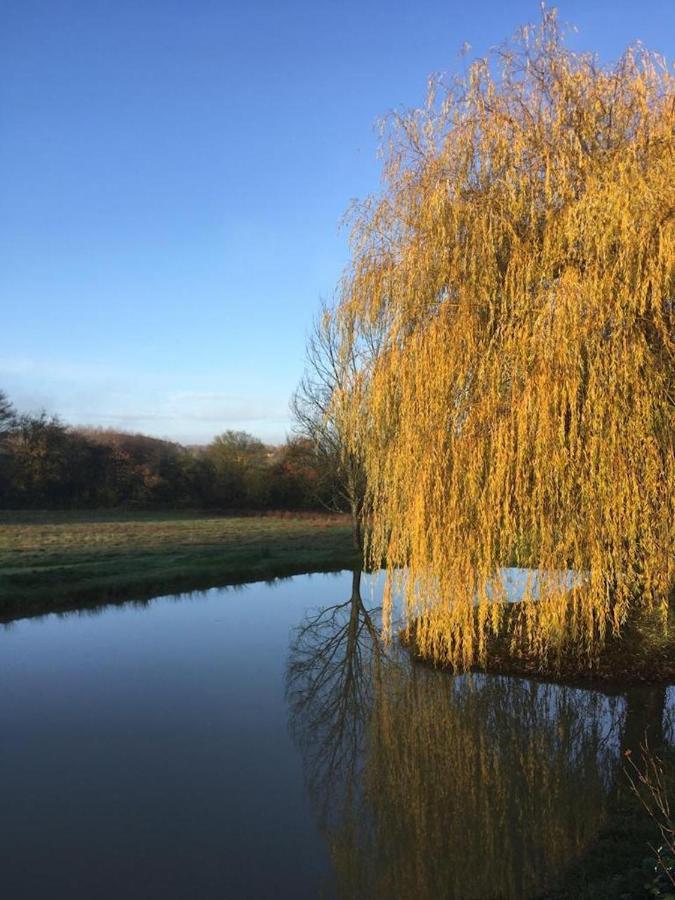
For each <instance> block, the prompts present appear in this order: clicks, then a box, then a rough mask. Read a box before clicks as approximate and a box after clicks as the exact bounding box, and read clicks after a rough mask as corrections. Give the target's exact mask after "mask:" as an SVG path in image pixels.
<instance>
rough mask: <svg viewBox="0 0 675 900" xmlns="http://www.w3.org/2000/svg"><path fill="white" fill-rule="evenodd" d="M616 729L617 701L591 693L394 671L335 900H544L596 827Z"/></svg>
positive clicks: (342, 847)
mask: <svg viewBox="0 0 675 900" xmlns="http://www.w3.org/2000/svg"><path fill="white" fill-rule="evenodd" d="M621 716H622V703H621V701H619V700H612V699H608V698H606V697H603V696H601V695H598V694H595V693H593V692H589V691H580V690H575V689H572V688H563V687H558V686H553V685H544V684H533V683H532V682H528V681H526V680H524V679H511V678H492V677H459V678H452V677H448V675H447V673H439V672H434V671H430V670H427V669H420V668H419V667H416V666H414V665H413V666H410V667H409V668H407V669H405V668H400V669H399V670H398V672H397V673H390V672H389V671H388V672H387V674H386V678H383V679H382V682H381V685H380V687H379V689H378V693H377V696H376V698H375V703H374V706H373V721H372V729H371V734H372V737H371V741H370V743H369V746H368V748H367V758H366V760H365V762H364V766H363V771H362V773H361V777H362V784H363V786H362V790H361V792H360V797H361V798H362V803H363V807H362V809H361V810H360V811H359V812H358V814H355V815H350V816H349V818H348V819H346V820H345V821H344V823H342V827H338V828H337V829H336V830H335V832H334V833H333V835H332V842H331V843H332V849H333V853H334V859H335V860H339V870H338V878H339V882H340V888H341V893H342V894H343V895H344V896H355V897H373V898H380V897H381V898H389V897H404V898H406V897H411V898H412V897H415V898H420V900H422V898H436V897H444V898H485V897H494V898H498V897H499V898H501V897H508V898H511V897H513V898H526V897H533V896H537V895H538V893H539V892H540V891H541V890H543V889H544V888H545V887H546V885H547V883H549V880H550V879H551V878H555V877H556V876H557V875H559V874H560V873H561V872H562V871H563V870H564V869H565V868H566V867H567V866H568V865H570V864H572V863H573V862H574V860H575V859H576V858H578V857H579V855H580V854H581V853H582V852H583V850H584V849H585V848H586V846H587V845H588V843H589V841H591V840H592V838H593V836H594V835H595V834H596V833H597V830H598V828H599V827H600V824H601V822H602V820H603V818H604V815H605V812H606V809H607V803H608V800H609V795H610V786H611V784H612V782H613V776H614V773H615V772H616V769H617V765H618V761H619V751H620V725H619V723H620V720H621ZM610 735H611V736H610Z"/></svg>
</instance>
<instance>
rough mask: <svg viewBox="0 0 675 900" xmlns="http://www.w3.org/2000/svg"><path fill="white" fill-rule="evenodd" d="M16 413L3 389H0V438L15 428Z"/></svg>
mask: <svg viewBox="0 0 675 900" xmlns="http://www.w3.org/2000/svg"><path fill="white" fill-rule="evenodd" d="M16 424H17V415H16V410H15V409H14V406H13V405H12V403H11V402H10V400H9V397H8V396H7V394H5V392H4V391H0V439H2V437H3V436H4V435H6V434H9V433H10V432H12V431H13V430H14V429H15V428H16Z"/></svg>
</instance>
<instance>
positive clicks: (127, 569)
mask: <svg viewBox="0 0 675 900" xmlns="http://www.w3.org/2000/svg"><path fill="white" fill-rule="evenodd" d="M140 519H141V517H140V516H139V517H134V516H129V520H130V521H132V522H134V523H136V524H137V523H138V521H139V520H140ZM263 520H264V525H265V530H264V531H262V532H261V533H260V534H257V533H252V534H248V533H247V529H255V527H256V520H255V518H254V517H250V518H249V517H247V518H246V519H245V521H243V522H242V535H237V536H236V538H232V537H227V536H225V537H223V539H221V540H220V541H217V542H204V543H194V544H188V543H184V544H180V543H171V542H170V543H167V544H166V546H156V547H143V546H138V547H136V546H134V545H133V539H132V536H130V539H129V541H128V542H127V543H125V544H124V545H121V546H118V547H115V548H105V549H103V550H101V551H95V550H92V551H91V552H88V553H85V554H81V553H79V552H75V551H74V550H73V549H72V548H66V547H60V546H59V545H58V542H57V543H56V545H55V546H54V545H50V546H49V548H46V547H45V548H44V556H45V559H44V562H43V561H40V563H38V564H36V563H35V553H36V552H37V551H40V550H42V549H43V548H42V547H41V546H40V545H39V542H37V544H36V546H35V547H32V548H31V551H30V552H27V551H23V552H22V551H14V552H12V551H8V552H5V554H4V566H3V569H2V570H0V623H9V622H12V621H16V620H19V619H25V618H32V617H35V616H41V615H46V614H49V613H66V612H75V611H77V610H83V611H84V610H93V609H96V608H98V607H101V606H106V605H109V604H123V603H127V602H136V603H145V602H148V601H150V600H151V599H154V598H156V597H159V596H166V595H167V594H172V593H191V592H198V591H204V590H208V589H210V588H214V587H225V586H231V585H238V584H245V583H250V582H255V581H271V580H275V579H277V578H285V577H290V576H292V575H301V574H308V573H312V572H317V573H318V572H337V571H341V570H343V569H352V568H354V566H358V565H359V563H360V560H359V558H358V556H357V554H355V552H354V549H353V546H352V539H351V527H350V526H349V524H348V522H347V520H345V519H344V518H342V517H329V516H325V517H321V516H314V517H304V516H302V515H299V516H298V517H289V516H283V517H279V519H278V525H277V522H275V521H274V520H273V519H271V518H270V516H264V517H261V518H260V519H259V520H258V522H262V521H263ZM230 521H232V520H231V519H230ZM289 521H290V524H291V525H292V527H291V528H289ZM70 524H72V519H71V518H70V517H68V519H67V520H65V519H64V523H63V525H64V527H68V525H70ZM80 524H81V523H80ZM90 524H91V527H93V528H95V527H96V521H92V522H91V523H90ZM148 524H149V525H151V524H152V523H151V522H149V523H148ZM5 527H7V524H6V522H5ZM9 527H10V528H11V525H9ZM57 527H58V524H57ZM57 537H58V535H57ZM24 556H25V557H26V562H25V564H24V563H23V557H24Z"/></svg>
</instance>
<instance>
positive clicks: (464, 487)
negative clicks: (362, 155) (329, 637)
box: [341, 12, 675, 666]
mask: <svg viewBox="0 0 675 900" xmlns="http://www.w3.org/2000/svg"><path fill="white" fill-rule="evenodd" d="M674 124H675V91H674V80H673V77H672V76H671V75H670V74H669V71H668V69H667V68H666V66H665V64H664V63H663V62H662V60H660V59H659V58H658V57H657V56H655V55H653V54H650V53H648V52H647V51H646V50H644V49H643V48H641V47H639V46H638V47H635V48H632V49H630V50H628V51H627V52H626V53H625V55H624V56H623V57H622V59H621V60H620V61H619V63H618V64H617V65H616V66H614V67H613V68H602V67H600V66H599V65H598V63H597V61H596V60H595V58H593V57H592V56H590V55H585V54H584V55H579V54H575V53H573V52H571V51H570V50H568V49H567V48H566V47H565V44H564V41H563V37H562V35H561V31H560V28H559V26H558V24H557V21H556V18H555V14H554V13H552V12H545V13H544V16H543V19H542V22H541V24H540V25H539V26H538V27H537V28H530V29H524V30H523V31H522V32H521V33H520V35H519V36H518V37H517V38H516V39H514V41H512V42H511V43H510V44H509V45H508V46H506V47H504V48H502V49H501V50H499V51H498V52H496V53H494V54H493V55H492V56H491V57H490V58H489V59H486V60H478V61H477V62H475V63H474V64H473V65H472V66H471V68H470V70H469V74H468V76H467V77H466V78H465V79H464V80H462V81H460V82H456V83H452V84H443V83H437V84H435V85H434V91H433V92H432V94H431V95H430V97H429V100H428V102H427V104H426V105H425V106H424V107H423V108H422V109H419V110H414V111H412V112H410V113H408V114H406V115H398V116H397V117H396V119H395V120H394V121H393V122H392V123H391V126H390V129H389V131H388V134H387V136H388V144H387V155H386V162H385V167H384V187H383V192H382V195H381V196H380V197H377V198H374V199H372V200H371V201H369V202H368V203H366V204H365V205H364V206H363V207H362V208H361V210H360V211H358V212H357V214H356V218H355V222H354V232H353V259H352V263H351V266H350V270H349V272H348V276H347V278H346V281H345V288H344V292H343V297H342V302H341V316H342V321H343V323H344V328H345V332H346V333H349V330H350V329H356V331H357V332H358V330H359V328H360V329H364V330H365V329H367V328H368V327H372V324H373V323H374V322H378V323H385V331H384V334H383V336H382V340H381V342H380V344H379V347H378V353H377V356H376V358H375V359H374V360H373V363H372V366H371V368H370V370H369V373H368V381H367V385H366V388H367V389H366V390H365V391H364V396H362V397H361V398H360V400H359V403H358V404H356V405H354V408H353V413H352V418H351V423H350V427H351V432H352V435H353V441H354V442H355V443H356V442H358V446H359V452H360V453H362V455H363V459H364V464H365V471H366V480H367V485H368V501H367V509H368V520H369V524H370V525H371V526H372V529H371V530H370V538H369V553H370V558H371V562H372V563H373V564H378V563H379V562H380V560H382V559H384V560H385V561H386V564H387V568H388V570H389V572H390V574H391V575H392V576H393V575H394V573H396V572H397V571H399V570H401V569H404V570H405V571H406V572H407V577H406V579H405V593H406V601H407V610H408V613H409V617H410V621H414V622H415V627H416V638H417V641H418V644H419V646H420V649H421V650H422V652H423V653H425V654H427V655H428V656H430V657H432V658H434V659H435V660H437V661H442V662H451V663H453V664H455V665H459V666H469V665H471V664H473V663H474V662H476V661H477V660H484V659H485V656H486V652H487V646H488V642H489V638H490V636H491V635H492V634H494V633H500V632H504V630H505V629H506V626H507V624H508V627H509V634H510V635H512V636H513V638H514V640H515V639H516V636H517V640H518V642H519V646H521V647H526V648H527V650H528V652H535V653H537V654H541V656H542V657H547V656H551V654H555V653H558V652H559V651H560V650H561V648H563V647H564V648H566V649H567V650H568V651H570V652H573V653H576V654H577V655H578V657H579V660H580V662H581V661H582V660H589V659H591V658H592V657H593V656H594V655H595V654H596V653H597V651H598V649H599V648H600V647H601V645H602V643H603V642H604V640H605V638H606V636H607V635H608V634H610V633H618V632H619V631H620V630H621V628H622V626H623V625H624V624H625V622H626V621H627V620H628V619H629V618H630V617H631V616H632V615H633V614H634V613H637V612H640V611H645V610H647V611H651V612H653V613H654V614H655V615H660V616H661V621H662V622H663V624H664V627H665V622H666V616H667V604H668V594H669V590H670V589H671V585H672V584H673V574H674V563H673V560H674V559H675V553H674V552H673V551H674V550H675V545H674V526H673V523H674V522H675V507H674V503H673V498H674V497H675V452H674V441H675V438H674V435H675V366H674V344H673V332H674V327H673V326H674V324H675V322H674V299H673V298H674V297H675V142H674V140H673V126H674ZM513 561H519V562H520V563H522V564H527V565H529V566H532V567H533V568H536V569H537V570H538V573H539V586H540V596H539V599H538V600H537V601H536V602H535V600H534V598H533V597H532V596H531V595H526V597H525V600H524V602H523V603H522V604H521V605H520V607H519V609H518V613H517V627H516V628H514V615H510V616H505V615H504V605H503V603H502V602H501V601H502V600H503V599H504V594H503V591H502V590H501V588H500V583H499V574H498V573H499V567H500V566H502V565H504V564H508V563H511V562H513ZM568 569H572V570H574V571H576V572H577V573H580V574H581V575H582V576H583V577H582V579H581V584H580V586H578V587H577V588H576V589H575V590H573V591H569V590H568V586H569V582H568V581H567V580H566V579H565V578H561V577H559V575H560V573H561V572H563V571H564V570H568Z"/></svg>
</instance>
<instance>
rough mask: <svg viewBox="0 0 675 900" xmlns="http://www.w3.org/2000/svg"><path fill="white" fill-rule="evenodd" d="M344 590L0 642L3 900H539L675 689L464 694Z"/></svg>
mask: <svg viewBox="0 0 675 900" xmlns="http://www.w3.org/2000/svg"><path fill="white" fill-rule="evenodd" d="M353 587H354V584H353V578H352V575H351V573H342V574H339V575H306V576H299V577H296V578H291V579H287V580H284V581H278V582H275V583H273V584H263V583H258V584H251V585H248V586H245V587H243V588H236V589H235V588H223V589H214V590H210V591H207V592H205V593H202V594H198V595H182V596H177V597H164V598H158V599H157V600H154V601H152V602H151V603H150V604H148V605H142V606H133V605H126V606H121V607H113V606H108V607H104V608H102V609H100V610H98V611H96V612H94V613H92V612H86V613H81V614H70V615H67V616H63V617H57V616H54V615H51V616H46V617H43V618H39V619H32V620H23V621H18V622H15V623H13V624H12V625H10V626H6V627H4V628H2V629H0V684H1V685H2V689H1V690H0V798H1V805H0V896H2V897H3V898H4V897H6V898H8V900H27V898H30V900H33V898H35V900H37V898H40V900H41V898H50V900H53V898H70V900H79V898H82V900H85V898H86V900H107V898H111V900H112V898H114V900H119V898H126V900H130V898H139V900H154V898H157V900H159V898H162V900H171V898H197V900H210V898H272V897H289V898H303V897H334V896H338V897H350V898H351V897H354V898H403V900H407V898H411V900H412V898H432V897H447V898H481V897H483V898H485V897H517V898H526V897H536V896H538V895H539V894H540V893H541V892H542V891H543V890H544V888H546V887H547V886H548V885H551V884H555V883H556V881H557V880H558V879H559V878H561V877H562V873H563V872H564V870H565V869H566V867H569V866H570V864H571V863H573V862H574V860H575V859H576V858H579V857H581V855H582V854H583V853H584V851H585V849H586V848H587V847H588V846H589V844H590V843H591V842H592V841H593V839H594V837H595V835H596V834H597V833H598V830H599V829H600V828H601V827H602V825H603V822H604V821H605V820H606V817H607V815H608V810H609V809H610V807H611V802H612V797H613V794H614V792H615V790H616V779H617V774H618V772H619V767H620V760H621V752H622V750H623V749H625V747H626V746H628V745H629V743H630V742H631V741H634V740H635V739H636V736H637V735H641V734H643V733H644V729H645V727H649V729H650V730H651V733H652V739H653V740H655V741H659V740H672V734H671V729H670V724H669V723H670V720H671V716H670V706H669V704H671V705H672V699H673V698H672V696H671V694H672V690H664V689H658V688H656V689H654V688H652V689H643V690H633V691H630V692H628V693H627V694H621V693H618V694H616V695H607V694H605V693H601V692H596V691H590V690H580V689H573V688H562V687H554V686H550V685H545V684H537V683H534V682H531V681H528V680H527V679H517V678H504V677H501V678H500V677H478V676H474V677H461V678H454V679H453V678H450V677H449V676H448V675H446V674H443V673H438V672H434V671H432V670H429V669H427V668H424V667H420V666H415V665H412V664H411V663H410V661H409V660H408V659H407V657H406V656H405V654H404V653H402V652H401V651H398V650H397V649H396V648H389V649H387V650H386V651H385V650H384V649H383V648H382V647H381V646H380V644H379V641H378V616H377V607H378V601H379V592H380V587H381V585H380V584H379V582H378V580H377V579H370V578H369V577H367V576H364V578H363V581H362V585H361V593H360V595H359V594H358V593H357V592H356V591H354V590H353Z"/></svg>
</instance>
